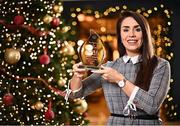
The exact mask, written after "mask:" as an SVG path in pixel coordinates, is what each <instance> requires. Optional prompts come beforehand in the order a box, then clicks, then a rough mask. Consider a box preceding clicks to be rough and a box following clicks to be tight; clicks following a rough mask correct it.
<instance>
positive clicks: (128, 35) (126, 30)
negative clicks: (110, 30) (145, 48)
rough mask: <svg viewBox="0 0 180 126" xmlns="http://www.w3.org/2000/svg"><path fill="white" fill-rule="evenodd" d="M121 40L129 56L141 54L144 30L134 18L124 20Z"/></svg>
mask: <svg viewBox="0 0 180 126" xmlns="http://www.w3.org/2000/svg"><path fill="white" fill-rule="evenodd" d="M120 29H121V38H122V42H123V45H124V46H125V48H126V53H127V55H129V56H134V55H138V54H140V50H139V49H140V47H141V45H142V30H141V27H140V26H139V24H138V23H137V21H136V20H135V19H134V18H132V17H127V18H126V19H124V21H123V22H122V25H121V28H120Z"/></svg>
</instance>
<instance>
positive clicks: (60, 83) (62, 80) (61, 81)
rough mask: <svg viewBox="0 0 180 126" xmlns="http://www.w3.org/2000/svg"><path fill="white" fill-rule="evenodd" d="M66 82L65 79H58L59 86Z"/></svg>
mask: <svg viewBox="0 0 180 126" xmlns="http://www.w3.org/2000/svg"><path fill="white" fill-rule="evenodd" d="M65 84H66V80H64V79H60V80H58V85H59V86H61V87H62V86H64V85H65Z"/></svg>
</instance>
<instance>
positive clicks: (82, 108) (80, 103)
mask: <svg viewBox="0 0 180 126" xmlns="http://www.w3.org/2000/svg"><path fill="white" fill-rule="evenodd" d="M75 104H76V105H77V106H76V107H75V108H74V111H75V112H77V113H79V114H83V113H84V112H86V111H87V109H88V104H87V102H86V100H85V99H77V100H76V101H75Z"/></svg>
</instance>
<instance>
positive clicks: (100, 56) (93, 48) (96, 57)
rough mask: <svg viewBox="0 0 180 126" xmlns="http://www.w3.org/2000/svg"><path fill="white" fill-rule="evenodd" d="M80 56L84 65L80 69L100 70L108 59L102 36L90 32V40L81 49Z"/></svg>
mask: <svg viewBox="0 0 180 126" xmlns="http://www.w3.org/2000/svg"><path fill="white" fill-rule="evenodd" d="M79 56H80V60H81V62H82V63H83V65H79V68H83V69H86V70H90V71H91V70H98V69H100V65H101V64H102V63H103V62H104V60H105V57H106V49H105V46H104V44H103V41H102V40H101V38H100V36H99V35H98V34H97V33H96V32H94V31H93V30H90V36H89V38H88V40H87V41H86V42H84V43H83V45H82V46H81V47H80V50H79Z"/></svg>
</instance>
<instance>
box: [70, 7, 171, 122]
mask: <svg viewBox="0 0 180 126" xmlns="http://www.w3.org/2000/svg"><path fill="white" fill-rule="evenodd" d="M117 38H118V44H119V52H120V58H119V59H117V60H115V61H112V62H107V63H106V64H104V65H103V66H102V69H101V70H97V71H92V72H93V74H92V75H91V76H89V77H88V78H86V79H84V80H82V78H83V75H84V74H85V72H86V70H84V69H79V68H78V66H79V65H80V64H81V63H78V64H75V65H74V66H73V70H74V75H73V77H72V79H71V82H70V87H71V90H72V91H73V95H74V97H75V98H77V97H83V96H87V95H89V94H91V93H92V92H93V91H95V90H96V89H98V88H103V91H104V95H105V99H106V101H107V104H108V107H109V111H110V113H111V116H110V117H109V120H108V125H160V124H162V123H161V120H160V119H159V117H158V116H159V115H158V112H159V108H160V106H161V104H162V102H163V101H164V99H165V97H166V94H167V92H168V89H169V84H170V65H169V63H168V61H166V60H165V59H162V58H159V57H157V56H155V55H154V51H153V46H152V38H151V33H150V28H149V25H148V22H147V20H146V19H145V18H144V17H143V16H142V15H140V14H138V13H136V12H131V11H125V12H122V15H121V17H120V18H119V20H118V22H117Z"/></svg>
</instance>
